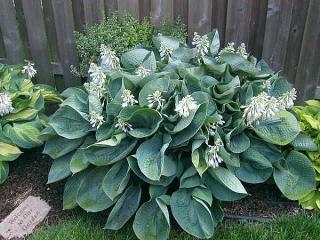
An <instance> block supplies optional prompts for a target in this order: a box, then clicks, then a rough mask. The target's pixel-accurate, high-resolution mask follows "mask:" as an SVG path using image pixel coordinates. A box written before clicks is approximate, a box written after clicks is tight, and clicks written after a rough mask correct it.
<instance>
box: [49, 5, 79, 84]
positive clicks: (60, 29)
mask: <svg viewBox="0 0 320 240" xmlns="http://www.w3.org/2000/svg"><path fill="white" fill-rule="evenodd" d="M52 8H53V15H54V20H55V23H56V32H57V41H58V48H59V58H60V62H61V64H62V68H63V75H64V78H65V80H64V86H65V87H71V86H77V85H79V84H81V81H80V78H78V77H76V76H74V75H72V74H71V72H70V66H71V65H74V66H78V59H77V54H76V48H75V42H74V35H73V32H74V22H73V13H72V5H71V1H70V0H52Z"/></svg>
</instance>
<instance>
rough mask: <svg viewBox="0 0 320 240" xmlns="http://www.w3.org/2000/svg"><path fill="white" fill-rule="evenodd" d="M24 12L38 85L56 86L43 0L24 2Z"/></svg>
mask: <svg viewBox="0 0 320 240" xmlns="http://www.w3.org/2000/svg"><path fill="white" fill-rule="evenodd" d="M22 4H23V11H24V16H25V20H26V27H27V33H28V39H29V47H30V52H31V56H32V59H33V61H34V63H35V65H36V68H37V70H38V74H37V80H38V83H47V84H50V85H54V81H53V75H52V71H51V64H50V62H49V53H48V45H47V42H48V41H47V35H46V31H45V24H44V17H43V12H42V7H41V0H29V1H28V2H26V1H23V3H22Z"/></svg>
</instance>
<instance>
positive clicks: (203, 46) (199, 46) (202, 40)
mask: <svg viewBox="0 0 320 240" xmlns="http://www.w3.org/2000/svg"><path fill="white" fill-rule="evenodd" d="M192 45H194V46H195V47H196V50H197V53H198V55H199V56H200V57H203V56H205V55H207V54H208V52H209V46H210V42H209V39H208V36H207V35H203V36H200V35H199V34H198V33H197V32H195V33H194V37H193V39H192Z"/></svg>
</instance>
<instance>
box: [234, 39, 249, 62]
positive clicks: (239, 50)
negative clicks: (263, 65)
mask: <svg viewBox="0 0 320 240" xmlns="http://www.w3.org/2000/svg"><path fill="white" fill-rule="evenodd" d="M237 53H239V54H240V55H241V56H242V57H244V58H245V59H247V58H248V55H249V54H248V53H247V50H246V45H245V44H244V43H241V44H240V46H239V47H238V48H237Z"/></svg>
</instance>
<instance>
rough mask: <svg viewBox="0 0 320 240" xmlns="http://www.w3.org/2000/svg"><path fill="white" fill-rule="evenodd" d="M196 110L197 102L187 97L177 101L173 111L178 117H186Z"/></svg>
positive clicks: (189, 96)
mask: <svg viewBox="0 0 320 240" xmlns="http://www.w3.org/2000/svg"><path fill="white" fill-rule="evenodd" d="M197 108H198V104H197V102H196V101H195V100H194V98H193V97H191V95H187V96H185V97H184V98H182V99H181V101H179V103H178V105H177V106H176V109H175V111H176V112H177V113H178V114H179V116H180V117H188V116H189V114H190V111H194V110H196V109H197Z"/></svg>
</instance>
